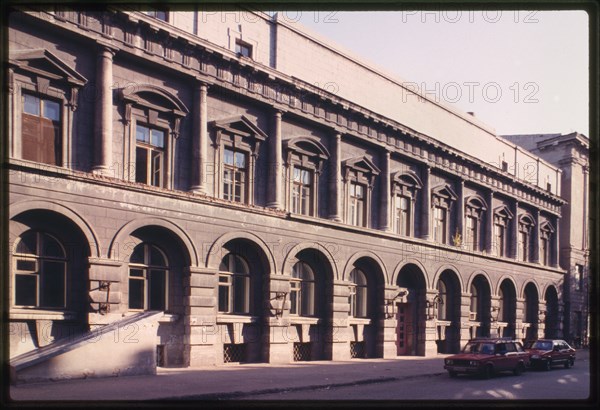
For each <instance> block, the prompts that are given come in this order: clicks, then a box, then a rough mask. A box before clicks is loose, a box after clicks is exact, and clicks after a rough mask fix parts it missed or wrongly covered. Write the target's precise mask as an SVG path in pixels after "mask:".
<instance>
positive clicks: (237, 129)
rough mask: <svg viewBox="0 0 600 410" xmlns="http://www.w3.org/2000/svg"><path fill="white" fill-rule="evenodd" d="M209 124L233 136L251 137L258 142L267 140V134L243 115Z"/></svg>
mask: <svg viewBox="0 0 600 410" xmlns="http://www.w3.org/2000/svg"><path fill="white" fill-rule="evenodd" d="M211 124H212V125H213V126H214V127H216V128H219V129H222V130H225V131H228V132H231V133H233V134H238V135H242V136H253V137H254V138H257V139H259V140H265V139H266V138H267V134H266V133H265V132H264V131H263V130H261V129H260V128H259V127H258V126H256V125H255V124H253V123H252V122H251V121H250V120H249V119H248V118H247V117H246V116H244V115H236V116H233V117H228V118H224V119H221V120H215V121H212V122H211Z"/></svg>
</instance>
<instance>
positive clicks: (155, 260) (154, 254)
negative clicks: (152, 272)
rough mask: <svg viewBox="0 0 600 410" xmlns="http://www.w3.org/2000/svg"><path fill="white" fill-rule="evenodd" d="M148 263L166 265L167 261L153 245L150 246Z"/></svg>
mask: <svg viewBox="0 0 600 410" xmlns="http://www.w3.org/2000/svg"><path fill="white" fill-rule="evenodd" d="M150 265H152V266H167V261H166V260H165V257H164V256H163V254H162V252H161V251H160V250H159V249H158V248H156V247H155V246H150Z"/></svg>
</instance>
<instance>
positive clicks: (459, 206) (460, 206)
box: [450, 179, 465, 246]
mask: <svg viewBox="0 0 600 410" xmlns="http://www.w3.org/2000/svg"><path fill="white" fill-rule="evenodd" d="M457 190H458V192H457V193H456V195H457V196H458V198H457V199H456V229H457V230H458V233H459V234H460V237H461V246H464V244H465V181H463V180H462V179H461V180H460V181H459V182H458V184H457ZM453 236H454V233H453V232H450V238H452V237H453Z"/></svg>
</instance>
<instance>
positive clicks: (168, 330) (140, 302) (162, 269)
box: [122, 225, 190, 367]
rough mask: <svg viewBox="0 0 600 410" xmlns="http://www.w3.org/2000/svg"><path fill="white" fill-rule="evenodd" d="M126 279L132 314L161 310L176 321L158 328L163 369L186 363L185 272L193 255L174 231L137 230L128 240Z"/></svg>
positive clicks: (125, 293)
mask: <svg viewBox="0 0 600 410" xmlns="http://www.w3.org/2000/svg"><path fill="white" fill-rule="evenodd" d="M124 240H125V242H126V243H127V247H126V248H127V249H130V254H129V255H127V259H126V261H127V265H126V273H125V277H126V279H125V280H124V281H123V283H125V284H126V286H124V289H123V290H122V292H123V300H124V303H126V307H127V309H128V310H129V311H144V310H159V311H164V312H165V313H166V314H167V315H171V317H172V318H173V319H174V320H172V321H167V322H160V323H159V325H158V331H157V336H158V341H157V364H158V365H159V366H163V367H171V366H181V365H183V364H184V354H183V352H184V337H185V328H184V321H183V320H177V319H178V318H182V317H183V316H184V315H185V305H184V300H185V294H184V289H183V277H184V272H186V270H187V269H188V268H189V266H190V255H189V254H188V252H187V248H186V247H185V245H184V243H183V241H182V240H181V238H180V237H179V236H178V235H177V234H175V233H174V232H173V231H171V230H169V229H167V228H165V227H161V226H157V225H148V226H143V227H140V228H137V229H135V230H134V231H133V232H131V233H130V234H129V235H128V237H126V239H124Z"/></svg>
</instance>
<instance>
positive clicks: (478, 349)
mask: <svg viewBox="0 0 600 410" xmlns="http://www.w3.org/2000/svg"><path fill="white" fill-rule="evenodd" d="M463 353H476V354H494V344H493V343H479V342H469V343H467V345H466V346H465V348H464V349H463Z"/></svg>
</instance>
